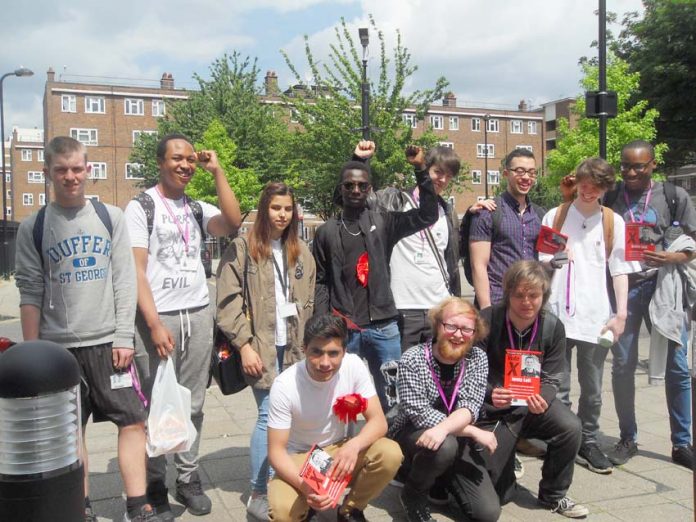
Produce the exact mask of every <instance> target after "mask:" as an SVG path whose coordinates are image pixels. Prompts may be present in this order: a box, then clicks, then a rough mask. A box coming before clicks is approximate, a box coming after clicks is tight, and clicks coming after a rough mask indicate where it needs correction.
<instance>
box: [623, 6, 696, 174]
mask: <svg viewBox="0 0 696 522" xmlns="http://www.w3.org/2000/svg"><path fill="white" fill-rule="evenodd" d="M643 5H644V7H645V11H644V14H643V18H642V19H640V18H639V15H638V13H635V12H632V13H628V14H627V15H626V16H625V17H624V20H623V27H624V29H623V31H622V32H621V34H620V35H619V39H618V43H617V45H616V49H617V53H618V54H619V56H621V57H622V58H624V59H626V61H627V62H628V63H629V64H630V68H631V71H635V72H638V73H640V89H639V91H638V93H637V96H638V98H640V99H645V100H647V101H648V102H649V105H650V107H653V108H655V109H657V110H658V111H659V113H660V117H659V118H658V119H657V121H656V127H657V138H658V140H660V141H664V142H665V143H666V144H667V145H668V146H669V151H667V153H666V154H665V158H664V159H665V164H666V165H667V166H668V167H678V166H680V165H683V164H686V163H693V162H695V161H696V132H694V129H696V89H694V85H696V4H694V2H693V1H686V0H643Z"/></svg>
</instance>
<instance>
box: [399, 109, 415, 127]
mask: <svg viewBox="0 0 696 522" xmlns="http://www.w3.org/2000/svg"><path fill="white" fill-rule="evenodd" d="M401 119H402V120H403V121H404V123H405V124H406V125H408V126H410V127H411V128H412V129H417V128H418V119H416V115H415V114H413V113H408V112H405V113H403V114H402V115H401Z"/></svg>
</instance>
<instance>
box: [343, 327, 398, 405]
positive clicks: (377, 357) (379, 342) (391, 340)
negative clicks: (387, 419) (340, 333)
mask: <svg viewBox="0 0 696 522" xmlns="http://www.w3.org/2000/svg"><path fill="white" fill-rule="evenodd" d="M346 350H347V351H348V353H354V354H357V355H359V356H360V357H362V358H364V359H366V360H367V366H368V367H369V368H370V373H371V374H372V379H373V380H374V381H375V388H376V389H377V397H378V398H379V402H380V404H381V405H382V410H384V411H387V395H386V382H385V380H384V377H383V376H382V372H380V371H379V368H380V366H382V365H383V364H384V363H386V362H389V361H398V360H399V358H400V357H401V336H400V335H399V326H398V324H397V322H396V320H393V321H389V322H384V323H379V326H366V327H365V328H364V329H363V330H362V331H360V330H351V331H350V333H349V335H348V344H346Z"/></svg>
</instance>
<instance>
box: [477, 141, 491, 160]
mask: <svg viewBox="0 0 696 522" xmlns="http://www.w3.org/2000/svg"><path fill="white" fill-rule="evenodd" d="M485 150H486V144H485V143H478V144H477V145H476V157H477V158H485V157H486V153H485V152H484V151H485ZM488 157H489V158H495V145H493V144H492V143H489V144H488Z"/></svg>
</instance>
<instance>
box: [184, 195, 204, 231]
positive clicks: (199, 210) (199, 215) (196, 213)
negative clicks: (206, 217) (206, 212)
mask: <svg viewBox="0 0 696 522" xmlns="http://www.w3.org/2000/svg"><path fill="white" fill-rule="evenodd" d="M186 202H187V203H188V206H189V208H190V209H191V212H193V217H194V218H196V223H198V228H200V229H201V234H202V236H203V237H205V229H204V228H203V206H202V205H201V202H200V201H196V200H195V199H191V198H190V197H188V196H186Z"/></svg>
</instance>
